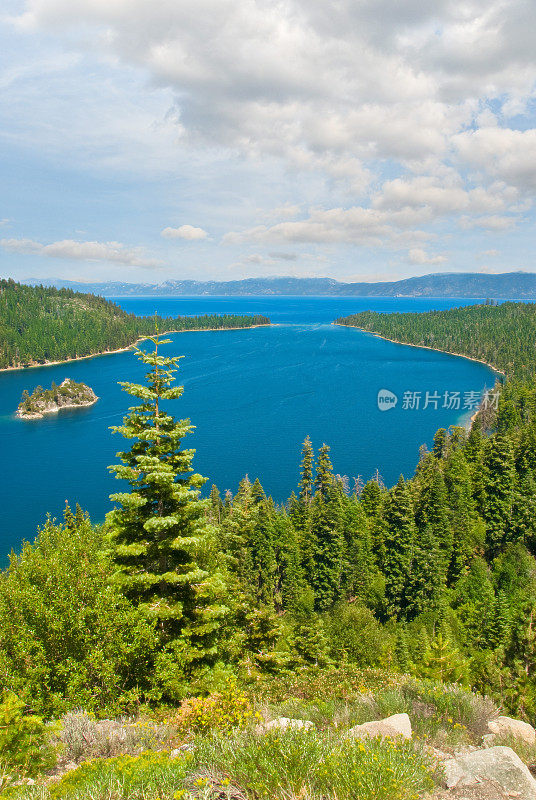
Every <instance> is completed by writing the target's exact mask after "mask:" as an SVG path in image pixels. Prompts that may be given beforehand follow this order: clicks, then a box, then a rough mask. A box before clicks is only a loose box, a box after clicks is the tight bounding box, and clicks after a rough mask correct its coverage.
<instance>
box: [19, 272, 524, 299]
mask: <svg viewBox="0 0 536 800" xmlns="http://www.w3.org/2000/svg"><path fill="white" fill-rule="evenodd" d="M26 283H30V284H34V285H35V284H39V283H41V284H43V285H45V286H57V287H58V288H63V287H64V288H68V289H75V290H76V291H79V292H91V293H93V294H100V295H104V296H105V297H114V296H124V295H158V296H168V297H173V296H184V295H196V296H199V295H219V296H228V295H242V296H243V295H353V296H356V297H477V298H478V297H482V298H488V297H489V298H504V299H522V298H524V299H536V274H535V273H532V272H505V273H503V274H501V275H489V274H482V273H473V272H444V273H440V274H434V275H423V276H422V277H420V278H406V279H405V280H401V281H382V282H378V283H343V282H342V281H336V280H334V279H333V278H292V277H278V278H245V279H243V280H239V281H191V280H184V281H183V280H168V281H164V282H163V283H158V284H149V283H122V282H120V281H111V282H107V283H82V282H78V281H64V280H56V279H54V278H48V279H42V280H37V279H35V280H34V279H32V280H28V281H26Z"/></svg>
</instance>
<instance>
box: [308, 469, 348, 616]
mask: <svg viewBox="0 0 536 800" xmlns="http://www.w3.org/2000/svg"><path fill="white" fill-rule="evenodd" d="M330 467H331V464H330V462H329V458H327V454H326V460H325V461H323V463H322V469H320V458H319V470H318V472H317V477H318V475H321V476H322V478H321V480H322V483H321V486H323V487H324V489H325V492H326V493H325V494H324V490H323V489H322V488H320V487H319V490H318V492H317V494H316V495H315V498H314V501H313V505H312V525H311V544H312V554H313V572H312V582H311V586H312V589H313V591H314V593H315V608H316V610H318V611H323V610H325V609H328V608H330V607H331V606H332V605H333V603H335V601H336V600H338V599H339V597H340V595H341V576H342V569H343V560H344V537H343V532H342V519H341V517H342V507H341V497H340V491H339V489H338V488H337V485H336V482H335V481H334V479H333V475H332V473H331V472H330V470H329V468H330Z"/></svg>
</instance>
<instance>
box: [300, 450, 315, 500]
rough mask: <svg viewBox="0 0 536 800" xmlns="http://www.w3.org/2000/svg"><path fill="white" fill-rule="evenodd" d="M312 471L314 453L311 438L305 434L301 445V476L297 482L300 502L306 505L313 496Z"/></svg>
mask: <svg viewBox="0 0 536 800" xmlns="http://www.w3.org/2000/svg"><path fill="white" fill-rule="evenodd" d="M313 473H314V453H313V446H312V444H311V439H310V438H309V436H306V438H305V441H304V443H303V447H302V462H301V478H300V482H299V484H298V486H299V488H300V494H299V499H300V502H301V503H303V504H305V505H308V504H309V503H310V502H311V500H312V497H313Z"/></svg>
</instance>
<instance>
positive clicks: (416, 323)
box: [336, 302, 536, 378]
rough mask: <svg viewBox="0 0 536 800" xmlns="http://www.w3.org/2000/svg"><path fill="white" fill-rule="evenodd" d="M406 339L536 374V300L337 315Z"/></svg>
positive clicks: (506, 369)
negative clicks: (398, 311)
mask: <svg viewBox="0 0 536 800" xmlns="http://www.w3.org/2000/svg"><path fill="white" fill-rule="evenodd" d="M336 322H337V324H338V325H349V326H352V327H355V328H361V329H362V330H364V331H370V332H373V333H379V334H380V335H381V336H385V337H386V338H388V339H393V340H394V341H397V342H404V343H407V344H416V345H422V346H425V347H434V348H437V349H438V350H445V351H447V352H449V353H460V354H462V355H466V356H470V357H472V358H478V359H481V360H482V361H485V362H487V363H489V364H493V366H495V367H497V368H498V369H500V370H502V371H503V372H505V373H506V374H507V375H510V376H514V375H515V376H516V377H517V378H530V377H532V376H533V375H534V374H535V373H536V305H535V304H534V303H502V304H501V305H495V304H493V303H489V302H488V303H486V304H482V305H477V306H462V307H461V308H451V309H448V310H446V311H427V312H424V313H406V314H400V313H399V314H379V313H377V312H375V311H362V312H360V313H359V314H351V315H350V316H348V317H341V318H340V319H338V320H336Z"/></svg>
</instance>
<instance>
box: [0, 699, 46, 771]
mask: <svg viewBox="0 0 536 800" xmlns="http://www.w3.org/2000/svg"><path fill="white" fill-rule="evenodd" d="M53 762H54V748H53V747H52V745H51V743H50V735H49V732H48V731H47V727H46V725H45V723H44V722H43V720H42V719H41V717H36V716H33V715H29V714H25V713H24V703H23V701H22V700H19V698H18V697H17V696H16V695H14V694H12V693H9V694H7V695H6V696H5V698H4V700H3V702H2V703H0V769H2V770H3V771H4V772H8V771H12V772H13V773H15V775H16V776H17V777H32V776H34V775H37V774H38V773H39V772H41V771H42V770H45V769H47V768H48V767H50V766H52V764H53Z"/></svg>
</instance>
